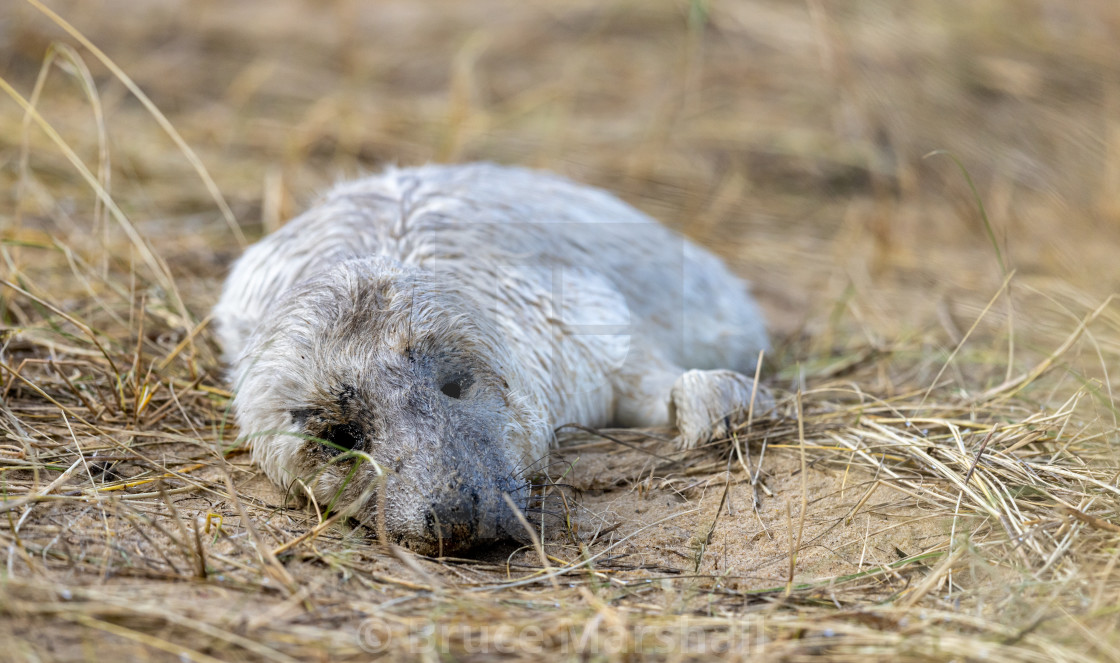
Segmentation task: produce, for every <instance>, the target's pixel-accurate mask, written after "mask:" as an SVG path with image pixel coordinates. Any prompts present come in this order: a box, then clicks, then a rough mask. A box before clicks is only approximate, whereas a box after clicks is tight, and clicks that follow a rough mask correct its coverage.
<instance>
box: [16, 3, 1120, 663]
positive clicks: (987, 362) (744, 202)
mask: <svg viewBox="0 0 1120 663" xmlns="http://www.w3.org/2000/svg"><path fill="white" fill-rule="evenodd" d="M34 4H36V3H34V2H28V3H26V4H21V3H18V2H9V3H6V4H5V5H4V7H3V8H0V79H2V81H3V86H4V87H5V89H6V91H7V94H6V95H4V97H5V99H6V101H4V102H3V104H2V105H0V191H3V194H0V195H3V200H4V204H3V205H2V206H0V259H2V265H0V277H2V278H3V282H4V285H3V286H2V287H0V313H2V315H3V319H2V324H3V326H2V345H0V362H2V363H0V390H2V399H3V400H2V412H0V428H2V429H3V431H4V439H3V440H2V441H0V493H2V496H0V551H2V555H0V563H2V565H3V569H2V571H0V641H2V642H4V643H5V644H4V647H3V651H2V652H0V657H10V658H12V659H20V660H53V659H79V658H88V659H101V658H109V657H115V658H166V659H169V660H171V659H179V660H214V659H220V660H293V659H304V658H311V659H328V658H329V659H332V660H333V659H339V660H345V659H351V658H352V659H363V660H364V659H367V658H370V657H371V653H370V651H369V650H371V649H374V648H376V647H374V645H376V644H377V643H378V642H380V641H386V642H387V643H388V644H387V648H386V649H385V650H384V651H383V652H379V653H378V655H388V656H390V657H392V658H405V659H411V658H416V657H422V658H430V659H436V658H449V659H455V660H458V659H489V658H497V657H504V658H511V659H538V658H540V657H541V655H542V654H541V652H550V653H552V654H554V655H562V656H563V657H567V658H572V659H576V658H578V659H581V660H622V659H628V658H631V657H633V656H634V655H635V654H637V653H645V654H654V655H657V656H658V657H660V658H663V659H665V660H691V659H701V658H715V657H717V656H720V657H723V658H729V659H735V658H745V657H747V656H751V657H753V659H752V660H796V659H802V658H808V657H810V656H825V657H828V658H830V659H833V660H872V659H875V658H879V657H888V656H889V657H891V658H894V659H898V660H973V659H989V660H1016V661H1018V660H1023V661H1035V660H1038V661H1053V660H1069V661H1073V660H1078V661H1081V660H1087V659H1088V660H1120V639H1118V638H1117V635H1116V626H1117V621H1118V616H1117V615H1118V610H1117V606H1118V605H1120V568H1118V566H1120V565H1118V563H1117V562H1118V560H1120V547H1118V543H1120V500H1118V499H1117V496H1118V495H1120V483H1118V476H1120V462H1118V455H1117V405H1116V399H1115V397H1114V393H1113V392H1114V390H1115V389H1116V388H1117V386H1120V385H1118V381H1117V378H1116V376H1115V372H1116V370H1115V367H1116V363H1117V357H1118V356H1120V309H1118V307H1117V306H1116V305H1115V303H1113V302H1112V301H1111V299H1110V298H1109V295H1110V294H1111V293H1112V292H1114V291H1115V290H1116V286H1117V281H1118V278H1117V271H1116V269H1115V264H1116V259H1115V252H1116V251H1115V247H1116V246H1117V240H1118V239H1120V237H1118V235H1120V233H1118V225H1117V219H1118V217H1120V194H1118V193H1117V192H1118V191H1120V119H1118V118H1120V114H1118V111H1120V83H1118V81H1120V76H1118V74H1120V57H1118V56H1117V54H1116V49H1115V43H1116V38H1117V36H1118V34H1120V8H1118V6H1117V5H1116V4H1115V3H1114V2H1113V1H1112V0H1081V1H1080V2H1078V3H1076V4H1075V5H1074V4H1070V3H1063V2H1059V1H1058V0H1039V1H1038V2H1033V3H1029V4H1028V3H1023V2H1020V1H1019V0H995V1H993V2H987V3H969V2H965V1H964V0H947V1H946V0H941V1H933V0H930V1H928V2H927V1H924V0H923V1H921V2H909V3H905V4H900V3H888V2H873V1H871V0H867V1H861V2H855V1H852V2H837V3H825V2H819V1H816V0H808V1H807V2H804V3H798V2H779V1H777V0H721V1H719V2H712V3H708V2H703V1H701V0H696V1H695V2H691V3H683V2H682V3H673V2H664V3H646V2H626V1H624V0H618V1H611V2H581V1H577V2H569V3H564V4H550V3H534V2H529V3H525V2H506V1H505V0H483V1H481V2H474V3H469V4H467V3H457V2H451V1H450V0H433V1H431V2H425V3H423V4H421V3H410V2H394V1H385V2H378V3H360V2H358V1H357V0H337V1H336V2H333V3H331V4H329V5H325V4H321V3H312V2H299V1H297V0H286V1H284V2H279V3H277V2H267V3H266V2H263V1H259V0H248V1H245V2H236V3H218V2H197V3H190V4H189V6H188V5H187V4H186V3H177V2H171V1H166V2H152V3H139V4H137V3H127V2H124V0H104V1H103V2H100V3H87V2H77V1H73V2H62V1H61V0H60V1H58V2H54V3H52V5H51V6H52V7H53V8H54V9H55V10H57V11H58V12H59V14H60V15H61V16H62V17H63V18H64V19H65V20H66V21H69V22H70V23H72V24H73V25H74V26H75V27H76V29H77V32H76V33H75V34H70V33H68V32H67V31H66V30H64V29H63V28H62V27H61V26H60V25H58V24H56V23H54V22H52V21H51V20H50V19H49V17H47V16H46V15H45V14H44V13H43V12H42V11H39V10H38V9H36V7H35V6H33V5H34ZM84 39H88V40H89V42H90V43H91V44H93V45H95V46H96V47H98V48H101V49H104V53H105V56H106V57H107V58H111V60H109V61H104V60H102V59H100V58H99V57H98V55H97V54H96V53H95V52H94V51H92V50H91V49H90V48H89V46H88V45H84V44H82V43H81V42H82V40H84ZM109 62H115V65H112V66H110V64H109ZM116 67H119V69H116ZM122 75H124V76H128V77H131V81H135V83H131V82H130V81H129V80H125V79H122ZM133 86H138V88H137V89H140V90H143V92H144V93H145V94H146V95H148V97H150V102H149V103H143V102H142V101H141V100H140V98H138V97H137V95H136V94H135V93H134V92H133V91H131V89H130V88H132V87H133ZM21 99H23V100H27V101H26V102H25V101H21ZM29 107H34V109H35V111H34V112H29V111H27V108H29ZM153 108H158V109H159V110H160V111H161V112H162V113H163V114H165V115H166V117H165V119H162V120H161V119H160V118H159V116H157V115H156V114H155V113H153V110H152V109H153ZM169 129H170V131H169ZM184 146H190V147H189V148H187V149H184ZM190 150H194V152H191V151H190ZM935 150H945V151H947V152H949V153H950V155H948V156H947V155H936V156H930V157H929V158H923V157H924V156H925V155H927V154H928V153H930V152H932V151H935ZM196 153H197V154H196ZM478 158H485V159H493V160H498V161H504V162H513V163H521V164H527V165H532V166H540V167H546V168H549V169H552V170H558V171H561V172H564V173H567V174H569V175H572V176H573V177H576V178H577V179H580V180H583V181H587V182H590V183H594V184H599V185H602V186H606V187H608V188H611V189H613V190H615V191H617V192H619V193H620V194H621V195H622V196H623V197H625V198H627V199H628V200H630V201H632V202H633V203H635V204H636V205H638V206H639V207H642V208H643V209H645V210H647V211H649V212H650V213H652V214H654V215H655V216H658V217H659V218H661V219H663V220H665V221H666V222H667V223H669V224H671V225H673V226H675V227H677V228H679V229H681V230H682V231H683V232H685V233H687V234H690V235H692V236H694V237H696V238H697V239H698V240H699V241H701V242H703V243H706V244H708V245H710V246H713V247H716V248H717V250H719V251H721V252H722V253H723V254H724V255H725V256H726V257H727V259H728V260H729V261H730V262H731V263H732V264H733V265H734V266H735V268H736V269H738V270H739V271H740V272H742V273H743V274H745V275H747V276H749V277H750V278H751V279H752V280H753V281H754V282H755V284H756V287H757V291H758V292H759V294H760V297H761V299H762V300H763V303H764V305H765V307H766V309H767V312H768V314H769V315H770V317H771V319H772V320H773V328H774V330H775V335H776V337H777V338H778V340H779V343H780V347H779V351H778V352H777V353H776V354H777V356H775V357H771V358H770V359H769V360H768V364H769V365H770V366H771V369H770V374H769V376H768V378H767V379H768V381H769V382H770V384H772V385H775V387H776V389H777V390H778V392H779V395H781V396H783V398H782V400H781V410H782V415H783V416H782V417H780V418H779V419H778V420H775V421H757V422H754V423H753V424H752V425H750V426H744V427H742V428H741V429H740V430H739V431H738V433H737V434H736V436H735V437H734V439H733V440H731V441H727V442H724V443H721V444H719V445H713V446H712V447H710V448H706V449H701V450H697V451H696V452H694V453H690V454H688V455H686V456H684V457H680V456H676V455H673V452H672V450H671V448H670V447H668V446H667V445H665V444H664V443H662V442H660V441H659V436H658V435H657V434H656V432H654V433H650V434H646V433H641V432H634V431H613V432H607V433H606V434H608V435H610V436H611V437H614V438H617V439H620V440H622V441H624V442H626V445H625V446H624V445H619V444H617V443H615V442H611V441H609V440H607V439H605V438H602V437H596V436H579V437H572V438H571V439H568V440H566V441H565V444H564V446H563V448H562V449H561V450H560V451H559V452H558V453H557V455H556V458H555V461H556V462H555V463H554V464H553V465H552V468H553V473H554V476H553V478H554V479H555V480H556V481H558V482H560V483H563V484H566V485H568V486H570V488H566V489H563V490H559V489H558V490H557V492H555V493H553V494H551V495H549V496H548V499H549V500H551V504H552V505H553V506H554V507H555V508H556V509H557V510H562V511H564V512H565V513H567V514H568V516H567V521H566V524H565V525H566V526H554V527H551V528H549V529H548V531H547V532H546V536H545V538H544V543H543V550H540V551H538V550H533V549H521V550H515V549H506V550H495V551H489V552H486V553H483V554H482V555H481V556H480V557H479V558H478V559H473V560H451V559H442V560H439V559H426V558H418V557H415V556H412V555H407V554H404V553H402V552H400V551H393V550H389V549H387V548H385V547H383V546H382V545H380V544H379V543H378V542H377V541H376V537H375V536H373V535H371V533H369V532H367V531H364V530H353V529H351V528H350V527H349V526H348V524H347V523H344V522H335V521H333V520H330V519H328V520H326V521H323V520H322V519H321V518H319V517H318V516H317V515H316V514H315V513H311V512H308V511H306V510H304V509H300V508H293V507H291V506H289V505H288V504H287V502H286V500H285V498H284V496H283V495H281V494H279V493H278V492H277V491H276V490H275V489H274V488H272V487H271V486H270V485H269V484H268V483H267V481H265V480H263V479H261V478H260V477H258V476H257V475H256V473H255V472H254V470H253V468H252V466H251V465H250V464H249V462H248V454H247V453H246V452H245V451H244V449H243V448H242V447H241V446H239V444H238V441H237V432H236V430H235V429H233V428H232V427H231V424H230V423H229V422H227V414H228V412H227V408H228V396H229V395H228V393H227V392H226V391H225V386H224V384H223V382H222V380H221V366H220V365H219V364H218V362H217V360H216V348H215V347H214V346H213V343H212V341H211V339H210V337H209V333H208V330H207V328H206V323H207V320H206V313H207V311H208V309H209V307H210V306H211V305H212V303H213V302H214V300H215V299H216V295H217V291H218V288H220V283H221V277H222V274H223V273H224V269H225V267H226V265H228V263H229V261H230V260H232V259H233V258H234V257H235V256H236V255H237V253H238V251H239V243H240V242H241V239H240V237H241V236H242V235H244V237H247V238H249V240H252V239H254V238H256V237H258V236H260V235H261V234H263V233H265V232H267V231H269V230H271V229H273V228H275V227H277V226H278V225H280V224H281V223H282V222H283V220H284V219H286V218H288V217H289V216H290V215H292V214H294V213H296V212H297V211H298V210H299V209H301V208H302V207H303V206H304V205H305V204H306V203H307V202H308V201H309V200H311V199H312V198H313V196H314V194H315V192H316V191H319V190H322V188H324V187H325V186H326V185H328V184H329V183H330V182H331V181H332V180H334V179H337V178H340V177H344V176H349V175H353V174H357V173H359V172H363V171H368V170H373V169H376V168H377V167H379V166H380V165H381V164H383V163H386V162H398V163H418V162H423V161H427V160H448V161H461V160H469V159H478ZM954 160H959V162H960V164H961V165H962V166H963V167H964V169H965V171H966V172H967V173H968V175H969V176H970V177H971V180H972V182H973V184H974V186H975V189H974V190H973V189H972V188H970V186H969V182H968V179H967V178H966V177H965V176H964V175H963V174H962V170H961V169H959V168H958V167H957V165H956V164H955V163H954ZM219 190H220V191H221V192H222V194H224V199H222V198H221V197H220V195H218V194H217V191H219ZM363 646H365V647H366V650H363V648H362V647H363Z"/></svg>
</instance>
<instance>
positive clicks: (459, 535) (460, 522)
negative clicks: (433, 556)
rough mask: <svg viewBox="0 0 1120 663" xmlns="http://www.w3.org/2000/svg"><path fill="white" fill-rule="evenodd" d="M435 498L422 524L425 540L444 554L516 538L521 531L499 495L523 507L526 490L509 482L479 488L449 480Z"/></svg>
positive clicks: (512, 513)
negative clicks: (444, 552)
mask: <svg viewBox="0 0 1120 663" xmlns="http://www.w3.org/2000/svg"><path fill="white" fill-rule="evenodd" d="M445 487H446V490H445V491H442V493H441V494H440V495H438V496H436V499H435V500H434V501H433V503H432V504H431V507H430V508H429V510H428V514H427V517H426V518H425V522H424V529H425V530H426V531H425V535H426V538H428V539H429V541H431V542H435V543H436V544H437V545H436V547H437V548H439V547H442V549H443V550H445V551H452V550H463V549H466V548H469V547H472V546H475V545H478V544H480V543H486V542H493V541H498V540H502V539H508V538H510V537H511V536H513V537H516V535H517V534H518V533H519V532H520V530H521V528H520V527H519V525H518V519H517V516H516V515H515V514H514V512H513V510H512V509H510V506H509V503H508V502H507V501H506V499H505V498H504V497H503V495H509V497H510V499H511V500H512V501H513V503H514V504H515V505H523V504H524V503H525V501H526V497H527V492H528V489H527V487H526V486H523V485H520V484H517V483H516V482H513V481H506V482H499V483H495V484H494V485H491V486H483V487H479V486H477V485H470V484H468V483H465V482H463V483H458V484H456V482H454V481H452V482H449V483H448V484H447V485H446V486H445Z"/></svg>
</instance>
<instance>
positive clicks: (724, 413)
mask: <svg viewBox="0 0 1120 663" xmlns="http://www.w3.org/2000/svg"><path fill="white" fill-rule="evenodd" d="M752 397H753V400H754V413H755V416H758V415H761V414H765V413H766V412H768V411H770V410H773V409H774V398H773V397H772V396H771V395H770V392H769V390H767V389H766V388H765V387H763V386H762V385H761V384H759V385H756V384H755V381H754V380H753V379H752V378H749V377H747V376H745V375H743V374H742V373H736V372H735V371H727V370H715V371H700V370H692V371H686V372H685V373H684V374H682V375H681V376H680V377H678V378H677V380H676V382H674V383H673V388H672V391H671V392H670V397H669V417H670V420H671V421H672V422H673V423H675V424H676V426H677V430H678V431H679V433H680V434H679V435H678V437H677V439H676V442H677V446H678V447H680V448H681V449H692V448H694V447H696V446H697V445H699V444H701V443H703V442H707V441H708V440H714V439H718V438H721V437H724V436H726V435H727V434H728V433H730V431H731V429H732V427H733V426H734V425H735V424H736V423H740V422H742V421H745V420H746V418H747V413H748V412H749V411H750V406H751V400H752Z"/></svg>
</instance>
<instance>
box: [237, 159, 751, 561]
mask: <svg viewBox="0 0 1120 663" xmlns="http://www.w3.org/2000/svg"><path fill="white" fill-rule="evenodd" d="M215 320H216V322H217V326H218V335H219V340H220V342H221V343H222V345H223V347H224V351H225V354H226V359H227V360H228V361H229V362H230V363H231V364H232V371H231V382H232V383H233V386H234V388H235V391H236V396H235V398H234V409H235V411H236V417H237V422H238V424H239V425H240V427H241V431H242V434H243V435H245V436H246V437H247V438H248V439H249V440H250V441H251V443H252V447H253V458H254V459H255V461H256V462H257V463H258V464H259V465H260V466H261V467H263V468H264V470H265V471H266V472H267V473H268V476H269V477H271V479H272V480H273V481H274V482H276V483H278V484H279V485H281V486H284V487H295V486H296V482H297V481H298V482H301V483H302V485H303V487H302V488H300V489H299V490H300V491H301V492H303V493H305V494H309V495H310V496H311V497H312V498H313V499H314V500H315V501H316V502H317V504H318V505H319V508H321V509H326V508H327V507H328V506H329V507H331V508H334V509H336V510H337V509H338V508H340V506H341V505H348V506H350V507H352V508H353V509H354V513H355V514H357V515H358V516H359V517H363V518H366V519H368V520H369V521H371V522H374V521H376V522H377V523H378V524H379V527H380V528H381V531H383V532H385V533H387V534H388V535H389V536H390V537H391V538H393V539H394V540H396V541H398V542H400V543H403V544H405V545H407V546H409V547H411V548H412V549H414V550H417V551H420V552H424V553H433V552H436V551H441V552H452V551H456V550H462V549H465V548H468V547H470V546H472V545H474V544H477V543H480V542H486V541H492V540H496V539H501V538H506V537H510V536H518V535H519V534H520V527H519V526H518V524H517V521H516V520H515V516H514V514H513V512H512V510H511V509H510V508H509V506H508V504H509V502H510V500H509V499H507V498H506V497H504V496H503V495H508V496H509V498H511V499H512V502H513V504H515V505H517V506H518V507H519V508H524V507H525V506H526V504H527V502H528V496H529V490H528V484H527V480H526V478H525V474H524V470H525V468H527V467H529V466H531V465H532V464H533V463H534V462H537V461H539V460H541V459H543V458H544V457H545V456H546V455H547V454H548V450H549V446H550V444H551V442H552V441H553V439H554V433H553V430H554V427H555V426H557V425H561V424H564V423H578V424H583V425H587V426H605V425H608V424H616V425H621V426H662V425H668V424H674V423H675V424H676V426H677V428H678V429H679V431H680V438H679V441H680V443H681V444H682V445H683V446H690V445H693V444H695V443H697V442H698V441H700V440H703V439H706V438H708V437H709V436H711V435H717V434H720V433H722V432H724V427H725V426H726V423H727V418H726V417H727V415H729V414H730V413H732V412H735V411H741V410H742V408H743V407H744V406H745V405H746V403H747V402H748V400H749V398H750V395H751V386H752V385H751V383H752V380H751V379H750V378H748V377H746V375H745V373H748V372H750V371H752V370H753V367H754V364H755V361H756V358H757V356H758V353H759V351H760V350H762V349H764V348H766V347H767V337H766V332H765V329H764V325H763V319H762V316H761V315H760V313H759V311H758V309H757V308H756V306H755V304H754V302H753V301H752V300H751V298H750V295H749V294H748V292H747V286H746V284H745V283H744V282H743V281H742V280H740V279H739V278H737V277H735V276H733V275H732V274H731V273H730V272H729V271H728V270H727V269H726V268H725V267H724V266H723V264H722V263H721V262H720V261H719V259H717V258H716V257H715V256H713V255H712V254H710V253H708V252H706V251H704V250H703V249H701V248H699V247H697V246H695V245H694V244H692V243H691V242H689V241H687V240H686V239H684V238H682V237H681V236H679V235H677V234H675V233H673V232H672V231H670V230H668V229H667V228H665V227H663V226H661V225H660V224H658V223H656V222H654V221H653V220H652V219H650V218H649V217H647V216H645V215H644V214H642V213H640V212H638V211H637V210H635V209H633V208H632V207H630V206H628V205H626V204H625V203H623V202H621V201H620V200H618V199H617V198H614V197H613V196H611V195H609V194H607V193H605V192H603V191H599V190H596V189H592V188H589V187H586V186H580V185H577V184H574V183H572V182H570V181H568V180H565V179H563V178H560V177H558V176H554V175H549V174H545V173H540V172H533V171H529V170H524V169H519V168H509V167H500V166H495V165H491V164H471V165H462V166H434V165H433V166H426V167H422V168H415V169H405V170H389V171H388V172H386V173H384V174H382V175H379V176H375V177H370V178H366V179H361V180H357V181H354V182H351V183H347V184H342V185H340V186H337V187H336V188H335V189H334V190H333V191H331V192H330V193H329V194H328V195H327V197H326V199H325V200H323V201H321V202H320V204H318V205H317V206H316V207H314V208H312V209H311V210H309V211H308V212H306V213H304V214H303V215H302V216H300V217H298V218H296V219H295V220H293V221H292V222H290V223H289V224H287V225H286V226H285V227H284V228H282V229H281V230H279V231H278V232H276V233H274V234H272V235H270V236H269V237H266V238H265V239H263V240H261V241H260V242H259V243H257V244H256V245H254V246H253V247H251V248H250V249H249V250H248V251H247V252H246V253H245V255H244V256H243V257H242V258H241V259H240V260H239V261H238V262H237V263H236V265H235V266H234V267H233V271H232V273H231V274H230V276H229V279H228V281H227V282H226V285H225V289H224V291H223V292H222V296H221V300H220V301H219V302H218V305H217V307H216V308H215ZM689 369H694V370H689ZM695 369H701V370H695Z"/></svg>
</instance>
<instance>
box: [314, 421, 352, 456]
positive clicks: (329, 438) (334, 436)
mask: <svg viewBox="0 0 1120 663" xmlns="http://www.w3.org/2000/svg"><path fill="white" fill-rule="evenodd" d="M319 437H320V438H321V439H322V440H323V441H325V442H327V443H328V444H329V445H330V447H332V448H334V449H335V450H336V451H337V450H339V449H354V448H356V447H357V446H359V445H360V444H361V443H362V430H361V428H360V427H359V426H358V425H357V424H341V425H338V426H329V427H327V429H326V430H325V431H323V432H322V433H321V434H320V435H319Z"/></svg>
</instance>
